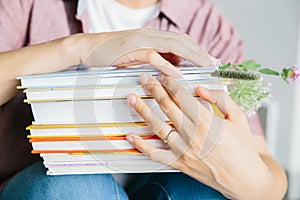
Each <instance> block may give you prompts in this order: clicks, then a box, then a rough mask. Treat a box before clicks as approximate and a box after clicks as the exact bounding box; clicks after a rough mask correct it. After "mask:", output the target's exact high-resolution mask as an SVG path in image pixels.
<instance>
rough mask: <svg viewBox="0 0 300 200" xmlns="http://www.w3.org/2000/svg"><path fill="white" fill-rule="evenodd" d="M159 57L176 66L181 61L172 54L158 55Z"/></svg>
mask: <svg viewBox="0 0 300 200" xmlns="http://www.w3.org/2000/svg"><path fill="white" fill-rule="evenodd" d="M160 55H161V56H162V57H163V58H164V59H166V60H167V61H169V62H170V63H172V64H174V65H178V64H179V63H181V62H182V61H183V59H182V58H181V57H178V56H176V55H174V54H172V53H160Z"/></svg>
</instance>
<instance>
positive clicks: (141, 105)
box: [134, 101, 146, 113]
mask: <svg viewBox="0 0 300 200" xmlns="http://www.w3.org/2000/svg"><path fill="white" fill-rule="evenodd" d="M134 109H135V110H136V112H138V113H142V112H143V111H145V110H146V106H145V104H144V103H143V102H142V101H137V102H136V104H135V107H134Z"/></svg>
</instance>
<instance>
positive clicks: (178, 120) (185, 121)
mask: <svg viewBox="0 0 300 200" xmlns="http://www.w3.org/2000/svg"><path fill="white" fill-rule="evenodd" d="M140 82H141V83H142V85H143V87H144V88H145V89H146V90H147V91H148V92H149V93H150V94H151V95H152V96H153V97H154V98H155V100H156V101H157V103H158V105H159V106H160V107H161V109H162V110H163V111H164V113H165V114H166V116H167V117H168V118H169V119H170V121H172V122H173V124H174V126H175V128H176V129H177V130H178V131H179V132H180V133H181V132H183V133H184V134H185V133H186V132H187V130H186V129H185V127H189V128H190V127H192V126H193V124H192V122H191V121H190V120H189V118H188V117H187V116H186V115H185V114H184V113H183V112H182V111H181V110H180V109H179V108H178V106H177V105H176V104H175V103H174V101H173V100H172V99H171V98H170V96H169V95H168V93H167V92H166V90H165V89H164V88H163V87H162V85H161V84H160V82H159V81H158V80H157V79H156V78H155V77H153V76H151V74H149V73H142V74H141V75H140Z"/></svg>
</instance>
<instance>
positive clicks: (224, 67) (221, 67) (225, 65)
mask: <svg viewBox="0 0 300 200" xmlns="http://www.w3.org/2000/svg"><path fill="white" fill-rule="evenodd" d="M230 66H231V64H230V63H227V64H224V65H220V66H219V69H227V68H229V67H230Z"/></svg>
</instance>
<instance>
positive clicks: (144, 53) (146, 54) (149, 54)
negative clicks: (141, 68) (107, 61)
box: [121, 49, 182, 78]
mask: <svg viewBox="0 0 300 200" xmlns="http://www.w3.org/2000/svg"><path fill="white" fill-rule="evenodd" d="M122 62H123V63H121V64H126V63H131V62H140V63H149V64H151V65H153V66H154V67H155V68H157V69H158V70H160V71H161V72H163V73H165V74H167V75H169V76H171V77H175V78H179V77H181V76H182V73H181V72H180V71H179V69H177V68H176V67H175V66H174V65H172V64H171V63H170V62H169V61H167V60H166V59H164V58H163V57H162V56H161V55H160V54H159V53H158V52H156V51H155V50H149V49H142V50H137V51H133V52H131V53H128V54H126V55H124V58H122Z"/></svg>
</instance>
